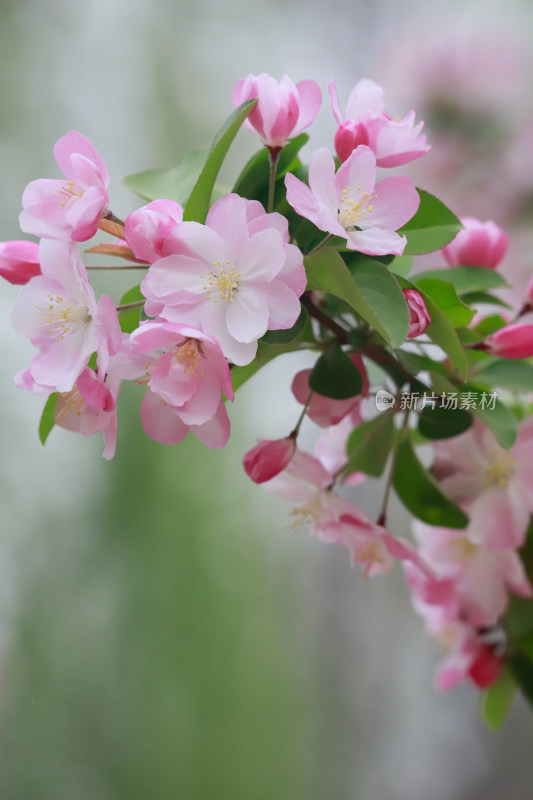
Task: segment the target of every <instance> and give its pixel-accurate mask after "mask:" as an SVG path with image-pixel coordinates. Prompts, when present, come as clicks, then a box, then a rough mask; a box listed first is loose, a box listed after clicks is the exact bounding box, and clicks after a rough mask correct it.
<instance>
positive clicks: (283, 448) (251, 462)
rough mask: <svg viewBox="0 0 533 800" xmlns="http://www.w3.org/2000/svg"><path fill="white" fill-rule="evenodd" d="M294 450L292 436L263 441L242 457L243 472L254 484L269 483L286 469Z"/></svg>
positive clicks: (294, 442) (294, 445)
mask: <svg viewBox="0 0 533 800" xmlns="http://www.w3.org/2000/svg"><path fill="white" fill-rule="evenodd" d="M295 449H296V440H295V438H294V436H289V437H287V438H285V439H273V440H271V439H263V440H261V441H260V442H259V444H258V445H256V446H255V447H254V448H252V450H249V451H248V452H247V453H246V455H245V456H244V459H243V466H244V471H245V472H246V474H247V475H248V477H249V478H251V479H252V480H253V481H254V483H264V482H265V481H269V480H271V479H272V478H274V477H275V476H276V475H278V474H279V473H280V472H282V471H283V470H284V469H286V467H287V466H288V464H289V461H290V460H291V458H292V457H293V455H294V451H295Z"/></svg>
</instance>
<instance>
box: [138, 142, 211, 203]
mask: <svg viewBox="0 0 533 800" xmlns="http://www.w3.org/2000/svg"><path fill="white" fill-rule="evenodd" d="M207 155H208V151H207V150H193V151H192V152H191V153H188V154H187V155H186V156H185V158H184V159H183V160H182V161H181V163H180V164H179V166H177V167H174V168H173V169H146V170H144V171H143V172H136V173H134V174H133V175H127V176H126V177H125V178H123V180H122V183H124V184H125V186H127V187H128V189H131V191H132V192H134V193H135V194H137V195H139V197H142V198H143V199H144V200H159V199H160V198H165V199H167V200H175V201H176V202H177V203H180V205H185V203H186V202H187V199H188V197H189V195H190V193H191V191H192V188H193V186H194V184H195V183H196V181H197V179H198V175H199V174H200V171H201V169H202V167H203V165H204V163H205V160H206V158H207Z"/></svg>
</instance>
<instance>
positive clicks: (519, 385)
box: [470, 358, 533, 392]
mask: <svg viewBox="0 0 533 800" xmlns="http://www.w3.org/2000/svg"><path fill="white" fill-rule="evenodd" d="M470 379H471V380H473V381H475V382H476V383H478V382H479V383H486V384H488V385H489V386H500V387H501V388H502V389H511V390H512V391H515V392H531V391H532V390H533V364H531V363H529V362H528V361H519V360H512V361H511V360H510V359H504V358H501V359H497V360H496V361H492V363H489V364H488V365H486V366H482V367H481V369H477V370H476V371H475V372H473V373H472V375H471V376H470Z"/></svg>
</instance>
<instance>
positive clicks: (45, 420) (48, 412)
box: [39, 392, 58, 444]
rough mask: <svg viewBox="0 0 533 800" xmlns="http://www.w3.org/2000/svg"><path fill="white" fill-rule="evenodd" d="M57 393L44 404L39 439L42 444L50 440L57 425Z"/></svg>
mask: <svg viewBox="0 0 533 800" xmlns="http://www.w3.org/2000/svg"><path fill="white" fill-rule="evenodd" d="M57 397H58V395H57V392H54V393H53V394H51V395H50V397H49V398H48V399H47V401H46V403H45V404H44V408H43V413H42V414H41V421H40V422H39V439H40V440H41V442H42V444H44V443H45V442H46V440H47V439H48V435H49V433H50V431H51V430H52V428H53V427H54V425H55V419H54V411H55V408H56V403H57Z"/></svg>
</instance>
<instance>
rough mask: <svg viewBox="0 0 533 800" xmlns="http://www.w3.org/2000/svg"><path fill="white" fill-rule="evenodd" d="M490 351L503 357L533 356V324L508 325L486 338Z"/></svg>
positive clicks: (487, 347)
mask: <svg viewBox="0 0 533 800" xmlns="http://www.w3.org/2000/svg"><path fill="white" fill-rule="evenodd" d="M485 345H486V349H487V351H488V352H489V353H492V354H493V355H495V356H500V357H501V358H531V356H533V325H507V326H506V327H505V328H500V330H499V331H496V332H495V333H493V334H492V336H489V337H488V339H485Z"/></svg>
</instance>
